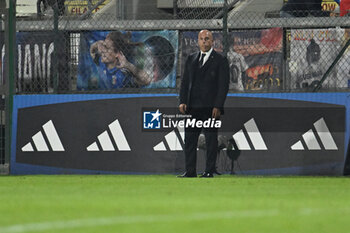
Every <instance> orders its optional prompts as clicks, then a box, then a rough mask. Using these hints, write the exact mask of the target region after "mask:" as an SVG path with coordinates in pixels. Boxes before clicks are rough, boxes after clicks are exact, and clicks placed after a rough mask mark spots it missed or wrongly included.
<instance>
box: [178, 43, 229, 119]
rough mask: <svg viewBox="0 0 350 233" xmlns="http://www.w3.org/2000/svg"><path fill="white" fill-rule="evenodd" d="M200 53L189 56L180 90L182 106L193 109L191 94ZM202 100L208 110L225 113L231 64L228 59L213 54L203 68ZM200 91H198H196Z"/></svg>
mask: <svg viewBox="0 0 350 233" xmlns="http://www.w3.org/2000/svg"><path fill="white" fill-rule="evenodd" d="M199 56H200V52H198V53H194V54H191V55H189V56H188V58H187V60H186V63H185V69H184V72H183V76H182V81H181V88H180V104H186V105H187V108H188V109H191V107H192V106H191V105H190V103H191V93H192V94H193V89H192V87H193V82H194V78H195V71H196V69H197V67H198V60H199ZM201 69H202V70H201V73H202V76H201V77H199V78H200V92H201V93H200V98H201V102H203V103H205V106H203V107H206V108H214V107H215V108H219V109H220V111H221V114H223V113H224V108H223V107H224V102H225V99H226V95H227V92H228V88H229V79H230V76H229V64H228V61H227V58H226V57H224V56H222V55H221V54H219V53H217V52H215V51H214V50H213V51H212V52H211V54H210V57H209V59H208V60H207V62H206V63H205V64H204V66H203V67H202V68H201ZM195 91H198V90H195Z"/></svg>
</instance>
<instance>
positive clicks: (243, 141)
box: [232, 118, 267, 150]
mask: <svg viewBox="0 0 350 233" xmlns="http://www.w3.org/2000/svg"><path fill="white" fill-rule="evenodd" d="M244 128H245V130H246V131H247V134H248V138H249V139H250V141H251V143H252V145H253V147H254V149H255V150H267V147H266V144H265V142H264V139H263V137H262V136H261V133H260V131H259V129H258V126H257V125H256V123H255V120H254V118H252V119H250V120H249V121H247V122H246V123H244ZM232 137H233V139H234V140H235V142H236V144H237V147H238V149H239V150H252V149H251V148H250V145H249V143H248V140H247V137H246V136H245V134H244V132H243V130H242V129H241V130H240V131H238V132H237V133H235V134H234V135H233V136H232Z"/></svg>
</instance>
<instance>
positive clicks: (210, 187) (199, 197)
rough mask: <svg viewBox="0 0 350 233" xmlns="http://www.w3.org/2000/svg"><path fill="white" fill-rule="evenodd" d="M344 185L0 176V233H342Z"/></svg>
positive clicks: (297, 180) (349, 204) (347, 222)
mask: <svg viewBox="0 0 350 233" xmlns="http://www.w3.org/2000/svg"><path fill="white" fill-rule="evenodd" d="M349 181H350V180H349V178H347V177H253V176H247V177H246V176H229V175H224V176H216V177H215V178H214V179H203V178H202V179H201V178H188V179H180V178H176V177H174V176H170V175H164V176H162V175H159V176H135V175H130V176H124V175H96V176H95V175H86V176H80V175H62V176H1V177H0V232H1V233H20V232H36V233H37V232H45V233H48V232H50V233H51V232H52V233H56V232H57V233H61V232H69V233H76V232H82V233H90V232H91V233H106V232H118V233H138V232H142V233H158V232H159V233H184V232H191V233H196V232H198V233H199V232H200V233H224V232H230V233H232V232H235V233H255V232H259V233H260V232H264V233H275V232H276V233H277V232H278V233H289V232H290V233H303V232H305V233H313V232H317V233H322V232H327V233H330V232H334V233H342V232H344V233H345V232H346V233H348V232H350V182H349Z"/></svg>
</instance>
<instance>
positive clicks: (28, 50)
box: [16, 32, 69, 93]
mask: <svg viewBox="0 0 350 233" xmlns="http://www.w3.org/2000/svg"><path fill="white" fill-rule="evenodd" d="M16 36H17V57H16V59H17V61H16V64H17V67H16V78H17V87H16V88H17V90H18V92H24V93H26V92H36V93H52V92H54V89H55V88H59V89H60V90H67V89H68V87H69V80H68V72H69V69H68V68H69V66H68V54H69V53H68V51H67V48H68V47H67V46H66V44H65V43H62V41H65V40H66V39H65V36H66V35H65V34H63V33H52V32H18V33H17V35H16ZM55 40H56V43H57V47H58V49H57V53H56V54H55V52H54V50H55ZM55 66H56V67H55ZM55 68H56V69H57V70H56V71H55Z"/></svg>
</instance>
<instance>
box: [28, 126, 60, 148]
mask: <svg viewBox="0 0 350 233" xmlns="http://www.w3.org/2000/svg"><path fill="white" fill-rule="evenodd" d="M42 127H43V129H44V134H45V136H46V138H47V141H48V143H49V145H50V147H51V149H52V151H64V147H63V145H62V142H61V140H60V137H59V136H58V134H57V131H56V129H55V126H54V124H53V122H52V120H49V121H48V122H47V123H45V124H44V125H43V126H42ZM32 139H33V142H34V146H35V148H36V150H37V151H50V149H49V147H48V146H47V143H46V140H45V138H44V135H43V133H42V132H41V131H39V132H38V133H36V134H35V135H34V136H33V137H32ZM22 151H23V152H33V151H35V150H34V148H33V145H32V143H31V142H29V143H27V144H26V145H25V146H24V147H22Z"/></svg>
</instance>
